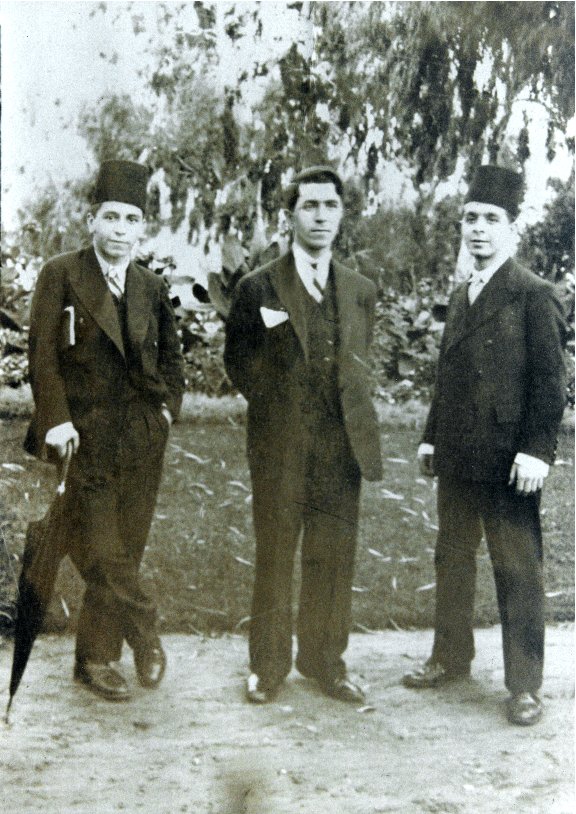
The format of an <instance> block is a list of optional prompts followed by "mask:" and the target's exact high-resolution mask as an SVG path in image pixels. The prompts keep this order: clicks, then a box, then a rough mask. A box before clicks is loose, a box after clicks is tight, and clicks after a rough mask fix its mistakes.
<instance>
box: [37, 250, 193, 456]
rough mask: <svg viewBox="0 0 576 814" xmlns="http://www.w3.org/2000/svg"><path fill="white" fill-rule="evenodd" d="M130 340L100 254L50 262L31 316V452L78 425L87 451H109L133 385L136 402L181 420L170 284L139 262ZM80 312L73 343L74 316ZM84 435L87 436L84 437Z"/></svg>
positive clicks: (129, 293) (131, 277)
mask: <svg viewBox="0 0 576 814" xmlns="http://www.w3.org/2000/svg"><path fill="white" fill-rule="evenodd" d="M125 296H126V309H127V341H128V347H126V344H127V343H126V342H125V340H124V337H123V335H122V330H121V325H120V320H119V317H118V312H117V310H116V307H115V305H114V302H113V299H112V295H111V294H110V291H109V289H108V286H107V284H106V281H105V279H104V276H103V274H102V271H101V269H100V266H99V264H98V260H97V258H96V255H95V252H94V249H93V248H92V247H90V248H86V249H83V250H81V251H79V252H71V253H68V254H63V255H60V256H58V257H55V258H53V259H51V260H49V261H48V262H47V263H46V265H45V266H44V268H43V269H42V271H41V272H40V275H39V277H38V281H37V284H36V289H35V292H34V296H33V300H32V312H31V317H30V343H29V371H30V381H31V384H32V391H33V394H34V401H35V413H34V416H33V419H32V422H31V425H30V428H29V431H28V435H27V438H26V442H25V447H26V449H27V450H28V451H29V452H31V453H32V454H34V455H38V456H39V455H41V454H42V450H43V446H44V438H45V435H46V432H47V430H49V429H50V428H51V427H54V426H57V425H58V424H62V423H64V422H67V421H72V423H73V424H74V425H75V426H76V428H77V429H78V430H79V431H80V434H81V448H82V447H84V450H85V451H86V450H87V448H88V446H91V447H92V448H93V449H95V450H97V449H98V447H99V445H100V443H101V444H103V445H104V446H106V444H107V442H108V441H109V436H110V433H111V432H112V431H113V427H114V416H115V406H117V405H119V399H121V398H122V386H121V383H122V382H126V381H127V382H128V383H129V387H130V390H131V394H132V397H133V398H136V399H139V400H141V401H142V402H143V403H146V404H149V405H150V408H151V409H153V410H155V411H156V412H158V413H159V412H160V409H161V405H162V403H166V405H167V406H168V408H169V410H170V412H171V413H172V415H173V416H174V417H176V416H177V414H178V412H179V409H180V405H181V401H182V393H183V390H184V376H183V365H182V354H181V350H180V341H179V337H178V334H177V331H176V322H175V317H174V312H173V309H172V305H171V303H170V300H169V297H168V292H167V290H166V286H165V284H164V282H163V280H161V279H160V278H159V277H158V276H157V275H155V274H153V273H152V272H150V271H148V270H147V269H145V268H142V267H141V266H138V265H137V264H136V263H130V265H129V267H128V269H127V274H126V295H125ZM69 306H72V308H73V309H74V319H73V323H74V324H73V333H74V334H75V337H74V339H75V341H74V342H73V343H71V341H70V340H71V333H70V318H69V316H68V313H67V312H66V311H65V309H66V308H67V307H69ZM83 435H84V436H85V437H84V439H83V438H82V436H83Z"/></svg>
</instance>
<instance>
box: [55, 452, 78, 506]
mask: <svg viewBox="0 0 576 814" xmlns="http://www.w3.org/2000/svg"><path fill="white" fill-rule="evenodd" d="M73 452H74V442H73V441H68V443H67V444H66V453H65V455H64V459H63V461H62V468H61V470H60V483H59V484H58V487H57V489H56V492H57V494H59V495H63V494H64V492H65V491H66V478H67V477H68V468H69V466H70V461H71V460H72V453H73Z"/></svg>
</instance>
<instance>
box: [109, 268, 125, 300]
mask: <svg viewBox="0 0 576 814" xmlns="http://www.w3.org/2000/svg"><path fill="white" fill-rule="evenodd" d="M106 282H107V283H108V288H109V289H110V291H111V292H112V294H113V295H114V296H115V297H116V298H117V299H119V300H121V299H122V297H123V296H124V291H123V289H122V287H121V285H120V281H119V279H118V275H117V274H116V269H115V267H114V266H108V271H107V273H106Z"/></svg>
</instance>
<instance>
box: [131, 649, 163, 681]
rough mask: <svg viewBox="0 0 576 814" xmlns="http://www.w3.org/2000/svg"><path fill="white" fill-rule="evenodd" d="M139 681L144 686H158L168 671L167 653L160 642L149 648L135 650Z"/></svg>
mask: <svg viewBox="0 0 576 814" xmlns="http://www.w3.org/2000/svg"><path fill="white" fill-rule="evenodd" d="M134 664H135V666H136V675H137V676H138V681H139V682H140V684H141V685H142V686H143V687H147V688H148V689H152V688H153V687H157V686H158V684H160V682H161V681H162V679H163V678H164V673H165V672H166V653H165V652H164V650H163V648H162V645H161V644H160V642H158V644H157V645H156V646H155V647H151V648H149V649H147V650H140V651H136V650H135V651H134Z"/></svg>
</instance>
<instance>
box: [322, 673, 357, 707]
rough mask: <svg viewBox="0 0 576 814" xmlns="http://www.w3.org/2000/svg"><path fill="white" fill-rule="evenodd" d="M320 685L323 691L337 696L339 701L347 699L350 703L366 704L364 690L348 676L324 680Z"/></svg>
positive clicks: (331, 696)
mask: <svg viewBox="0 0 576 814" xmlns="http://www.w3.org/2000/svg"><path fill="white" fill-rule="evenodd" d="M320 687H321V689H322V692H323V693H325V694H326V695H329V696H330V698H336V699H337V700H338V701H345V702H346V703H348V704H364V703H365V701H366V696H365V695H364V692H363V690H361V689H360V687H359V686H358V684H354V682H353V681H350V679H349V678H348V676H341V677H340V678H333V679H332V680H331V681H323V682H321V683H320Z"/></svg>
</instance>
